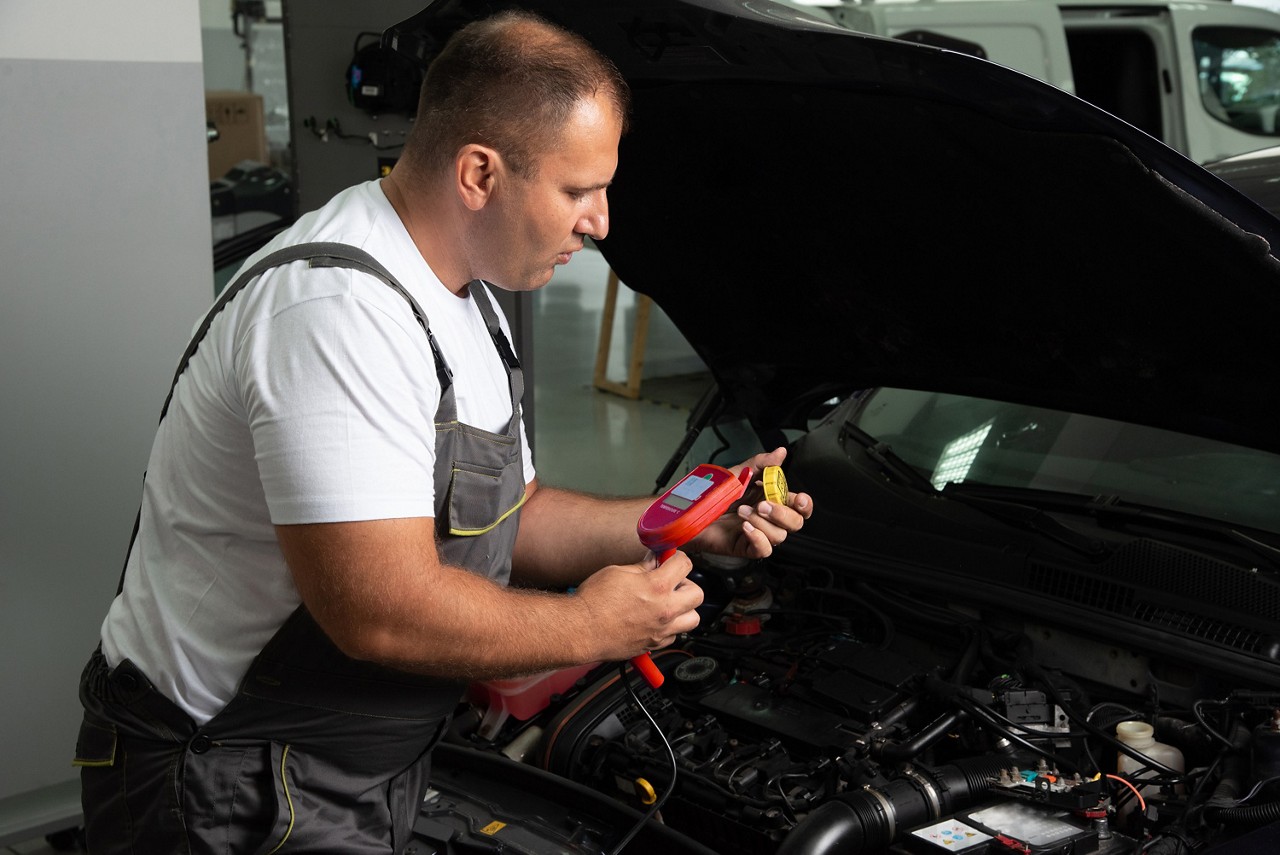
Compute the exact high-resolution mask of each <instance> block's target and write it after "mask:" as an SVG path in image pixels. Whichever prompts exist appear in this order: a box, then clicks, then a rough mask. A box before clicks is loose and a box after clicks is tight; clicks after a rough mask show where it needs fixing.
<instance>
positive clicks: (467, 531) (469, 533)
mask: <svg viewBox="0 0 1280 855" xmlns="http://www.w3.org/2000/svg"><path fill="white" fill-rule="evenodd" d="M528 498H529V494H528V493H524V494H522V495H521V496H520V501H518V502H516V503H515V504H514V505H513V506H512V507H511V509H510V510H509V511H507V512H506V513H505V514H503V515H502V516H500V517H498V518H497V519H496V520H494V521H493V522H491V523H490V524H489V525H487V526H485V527H484V528H453V527H452V526H450V527H449V534H454V535H457V536H459V537H476V536H478V535H481V534H488V533H489V532H491V531H493V530H494V529H495V528H497V527H498V526H499V525H501V524H502V521H503V520H505V519H506V518H507V517H509V516H511V515H512V514H514V513H515V512H516V511H518V510H520V508H522V507H524V503H525V502H526V501H527V500H528Z"/></svg>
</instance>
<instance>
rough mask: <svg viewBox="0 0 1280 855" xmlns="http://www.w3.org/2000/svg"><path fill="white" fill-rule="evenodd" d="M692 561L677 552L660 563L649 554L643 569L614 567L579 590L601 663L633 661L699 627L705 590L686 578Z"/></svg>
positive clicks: (589, 580)
mask: <svg viewBox="0 0 1280 855" xmlns="http://www.w3.org/2000/svg"><path fill="white" fill-rule="evenodd" d="M692 569H693V562H692V561H690V560H689V557H688V556H687V555H685V554H684V553H683V552H677V553H676V554H675V555H673V556H672V557H671V558H669V559H668V560H667V561H665V562H663V563H662V564H659V563H658V559H657V556H655V555H653V554H652V553H650V554H649V555H648V556H646V557H645V559H644V560H643V561H642V562H640V563H639V564H615V565H611V566H609V567H605V568H603V569H601V570H598V571H596V572H595V573H593V574H592V575H591V576H590V577H589V578H588V579H587V580H586V581H585V582H583V583H582V584H581V585H580V586H579V587H578V594H577V596H579V597H581V598H582V604H583V605H584V606H586V608H587V609H588V611H589V613H590V616H591V619H590V623H591V630H592V632H593V634H594V633H598V635H597V639H598V643H599V647H600V650H601V654H600V658H601V659H602V660H605V661H615V660H623V659H630V658H631V657H632V656H636V655H638V654H640V653H643V652H645V651H646V650H657V649H659V648H662V647H666V646H667V645H669V644H671V643H672V642H674V641H675V639H676V636H677V635H680V634H681V633H684V632H689V631H691V630H692V629H694V628H695V627H696V626H697V625H698V613H697V612H696V611H695V609H697V608H698V606H700V605H702V596H703V594H702V588H700V587H698V585H697V584H695V583H694V582H690V581H689V579H688V578H687V577H688V575H689V572H690V571H691V570H692Z"/></svg>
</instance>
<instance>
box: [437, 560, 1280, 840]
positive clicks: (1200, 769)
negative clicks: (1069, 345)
mask: <svg viewBox="0 0 1280 855" xmlns="http://www.w3.org/2000/svg"><path fill="white" fill-rule="evenodd" d="M695 574H696V581H698V582H699V584H701V585H702V586H703V588H704V590H705V591H706V593H707V602H706V603H705V604H704V606H703V620H702V625H701V626H700V628H699V629H698V630H697V631H696V632H695V633H692V634H690V635H689V636H688V637H686V638H683V639H682V640H681V642H680V643H678V644H677V645H675V646H673V647H671V648H668V649H664V650H662V651H658V652H656V653H655V654H654V660H655V662H656V664H657V665H658V667H659V669H661V671H662V672H663V674H664V676H665V682H664V684H663V685H662V686H661V688H659V689H651V688H649V687H648V686H647V685H644V684H643V682H642V681H641V680H639V678H637V677H634V676H630V675H629V677H628V680H627V682H626V683H624V680H623V678H622V676H621V672H620V670H619V668H618V666H617V665H616V664H605V665H601V666H600V667H598V668H595V669H594V670H588V669H579V670H578V671H577V672H569V673H565V674H561V675H558V676H557V675H544V676H543V677H541V678H531V680H528V681H506V682H508V683H510V684H513V685H509V686H506V687H503V688H502V691H499V692H496V693H495V692H494V691H493V689H492V687H490V688H489V689H486V688H485V687H483V686H477V687H473V691H472V693H471V695H470V698H471V705H470V707H469V708H468V709H467V710H466V711H465V712H463V713H462V714H460V715H459V716H458V717H457V718H456V720H455V723H454V726H453V731H452V733H451V735H450V740H451V741H452V742H454V743H458V744H465V745H468V746H470V747H471V748H474V749H478V750H480V751H489V752H501V753H503V754H506V755H507V756H508V757H510V758H511V759H513V760H517V761H520V762H521V763H524V764H531V765H533V766H535V767H538V768H540V769H542V770H546V771H547V772H551V773H554V775H556V776H559V777H561V778H564V779H568V780H569V781H573V782H576V783H578V784H580V785H584V786H586V787H588V788H590V789H591V790H595V791H598V792H600V793H608V794H611V795H612V796H613V797H614V798H615V799H616V800H618V801H620V802H622V803H625V804H629V805H631V806H632V807H634V808H636V809H637V810H639V811H641V812H643V811H645V810H646V809H648V808H650V807H652V806H654V805H655V803H658V800H659V798H661V802H660V806H661V810H660V813H659V814H658V818H660V819H661V821H662V822H664V823H665V824H666V825H667V826H669V827H670V828H672V829H675V830H677V831H679V832H681V833H682V834H684V835H686V836H688V837H690V838H692V839H693V840H695V841H698V842H699V843H700V844H702V845H703V846H705V847H707V848H709V849H711V850H713V851H717V852H734V853H761V855H764V854H765V853H783V855H787V853H826V852H831V853H834V852H841V853H885V852H894V853H896V852H915V853H934V852H965V853H976V852H1010V853H1017V852H1022V853H1033V852H1034V853H1063V855H1067V854H1068V853H1088V852H1126V853H1128V852H1145V853H1165V855H1174V853H1191V852H1199V851H1202V850H1203V849H1204V848H1205V847H1206V846H1208V845H1210V844H1216V843H1218V842H1220V841H1226V840H1237V841H1247V840H1249V839H1250V838H1251V835H1259V834H1262V835H1265V834H1272V835H1274V834H1276V833H1277V832H1276V831H1275V830H1274V829H1275V828H1280V826H1275V824H1276V823H1278V822H1280V709H1278V708H1280V692H1276V691H1269V690H1263V689H1258V688H1257V687H1249V686H1239V685H1235V684H1234V683H1233V682H1227V683H1222V684H1219V683H1218V682H1217V681H1216V680H1215V679H1214V678H1213V676H1212V675H1208V674H1205V673H1203V672H1202V671H1197V670H1194V669H1190V668H1187V667H1185V665H1183V664H1180V663H1178V662H1175V661H1169V659H1168V658H1167V657H1166V658H1165V659H1158V658H1153V657H1150V656H1147V655H1144V654H1143V653H1142V652H1141V651H1135V650H1132V649H1126V648H1123V647H1119V646H1116V645H1114V644H1111V643H1108V642H1107V641H1106V640H1105V639H1102V638H1097V637H1091V635H1090V633H1089V628H1088V627H1084V626H1073V627H1062V626H1056V625H1055V621H1054V620H1052V619H1051V616H1047V615H1026V614H1018V613H1017V612H1016V611H1015V610H1013V609H1007V610H993V609H991V608H990V607H984V608H981V609H980V608H977V607H973V606H966V605H965V604H964V603H962V602H958V601H950V600H944V599H939V598H938V597H937V596H936V595H932V596H931V595H929V594H927V593H925V592H916V591H913V590H912V588H911V585H910V580H908V579H904V580H903V582H902V584H901V585H894V586H888V585H886V584H883V583H871V582H858V581H853V582H850V581H848V574H845V573H841V574H836V573H834V572H833V571H831V570H830V569H827V568H823V567H816V566H798V565H797V566H790V565H787V564H782V563H778V562H776V561H773V562H757V563H751V564H742V565H740V566H730V567H724V566H720V567H713V566H710V565H707V564H705V563H703V562H699V564H698V569H697V570H695ZM557 680H558V683H557V682H556V681H557ZM628 683H629V684H630V687H628ZM495 685H496V684H495ZM635 698H638V700H639V701H640V702H641V703H642V704H643V705H644V708H645V710H646V711H647V715H646V714H645V713H644V712H643V711H642V710H640V709H639V708H637V706H636V704H635ZM530 700H532V701H533V705H532V706H531V707H527V708H521V705H522V704H527V702H529V701H530ZM1122 722H1135V723H1137V724H1138V726H1139V727H1142V726H1147V727H1146V732H1147V735H1148V736H1149V737H1150V738H1151V739H1154V742H1151V741H1147V742H1145V743H1143V745H1144V748H1134V747H1131V746H1130V744H1129V743H1125V742H1121V741H1120V740H1119V739H1118V738H1117V736H1116V727H1117V725H1118V724H1120V723H1122ZM673 767H674V769H675V781H674V784H673V781H672V776H673V772H672V770H673ZM1269 826H1271V827H1272V828H1268V827H1269ZM1267 840H1272V838H1267ZM606 843H607V842H606ZM602 848H603V846H602ZM460 851H461V850H460ZM466 851H470V850H466ZM486 851H487V850H486ZM502 851H526V850H520V849H506V850H502ZM528 851H536V850H532V849H530V850H528ZM574 851H577V850H574ZM1232 851H1248V850H1244V849H1240V850H1236V849H1233V850H1232ZM1258 851H1273V850H1272V849H1270V848H1262V849H1259V850H1258Z"/></svg>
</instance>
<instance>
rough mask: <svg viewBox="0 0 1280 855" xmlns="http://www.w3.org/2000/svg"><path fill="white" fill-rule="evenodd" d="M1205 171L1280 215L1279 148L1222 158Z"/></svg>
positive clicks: (1274, 147) (1206, 167) (1206, 166)
mask: <svg viewBox="0 0 1280 855" xmlns="http://www.w3.org/2000/svg"><path fill="white" fill-rule="evenodd" d="M1205 169H1207V170H1209V171H1210V172H1212V173H1213V174H1214V175H1216V176H1218V177H1219V178H1221V179H1222V180H1223V181H1225V182H1227V183H1228V184H1230V185H1231V186H1232V187H1234V188H1236V189H1237V190H1239V191H1240V192H1241V193H1244V194H1245V195H1246V196H1248V197H1249V198H1250V199H1253V200H1254V201H1255V202H1257V203H1258V204H1259V205H1261V206H1262V207H1264V208H1266V209H1267V210H1268V211H1270V212H1271V213H1272V214H1274V215H1276V216H1280V146H1272V147H1271V148H1263V149H1259V150H1257V151H1250V152H1246V153H1244V154H1237V155H1235V156H1234V157H1227V158H1223V159H1222V160H1218V161H1214V162H1213V163H1208V164H1205Z"/></svg>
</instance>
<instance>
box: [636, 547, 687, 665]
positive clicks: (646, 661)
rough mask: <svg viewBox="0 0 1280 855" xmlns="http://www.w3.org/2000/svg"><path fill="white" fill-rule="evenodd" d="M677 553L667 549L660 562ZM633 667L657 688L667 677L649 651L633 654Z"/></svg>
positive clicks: (660, 556)
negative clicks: (651, 657)
mask: <svg viewBox="0 0 1280 855" xmlns="http://www.w3.org/2000/svg"><path fill="white" fill-rule="evenodd" d="M675 554H676V551H675V549H668V550H666V551H665V552H663V553H662V554H661V555H659V556H658V563H659V564H663V563H665V562H666V561H668V560H669V559H670V558H671V556H673V555H675ZM631 667H632V668H635V669H636V670H637V671H638V672H640V676H642V677H644V679H645V682H647V683H648V684H649V685H650V686H653V687H654V688H655V689H656V688H658V687H659V686H661V685H662V681H663V680H665V679H666V677H665V676H663V673H662V672H661V671H659V670H658V666H657V665H654V664H653V660H652V659H650V658H649V654H648V653H641V654H640V655H639V656H632V657H631Z"/></svg>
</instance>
